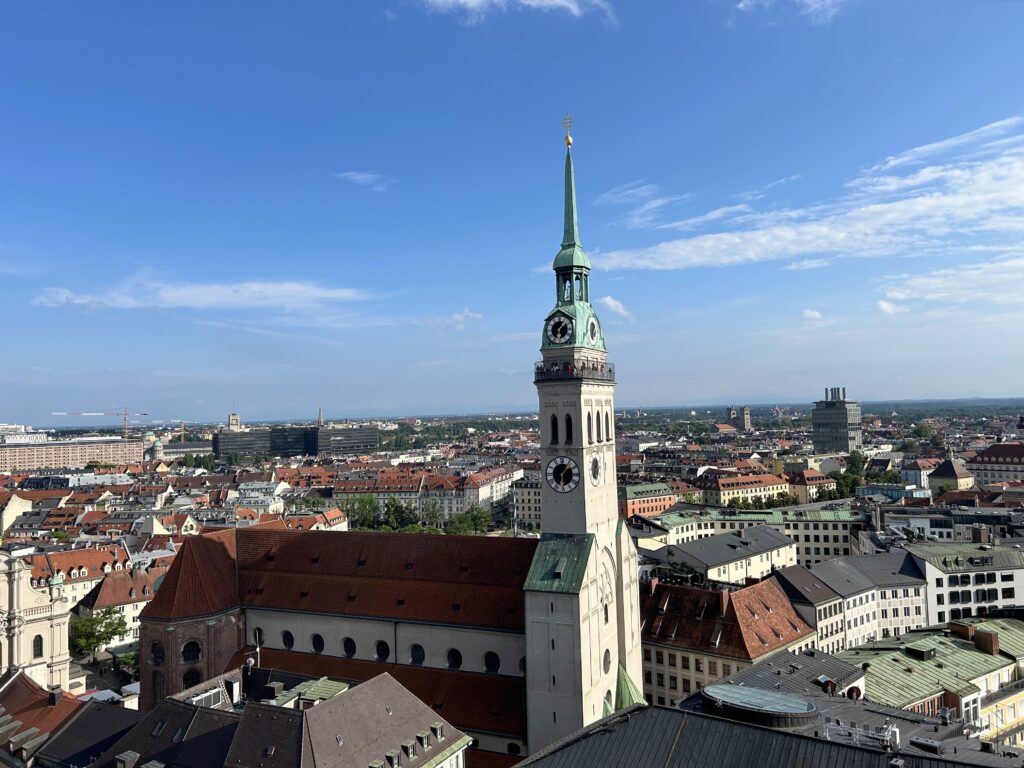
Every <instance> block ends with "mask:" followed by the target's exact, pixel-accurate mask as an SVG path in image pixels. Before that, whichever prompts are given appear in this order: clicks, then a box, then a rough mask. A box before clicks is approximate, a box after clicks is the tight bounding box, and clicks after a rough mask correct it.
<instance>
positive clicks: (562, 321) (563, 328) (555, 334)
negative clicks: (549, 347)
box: [548, 317, 572, 344]
mask: <svg viewBox="0 0 1024 768" xmlns="http://www.w3.org/2000/svg"><path fill="white" fill-rule="evenodd" d="M571 336H572V320H570V319H569V318H568V317H553V318H551V319H550V320H549V321H548V338H549V339H551V342H552V343H553V344H564V343H565V342H567V341H568V340H569V338H570V337H571Z"/></svg>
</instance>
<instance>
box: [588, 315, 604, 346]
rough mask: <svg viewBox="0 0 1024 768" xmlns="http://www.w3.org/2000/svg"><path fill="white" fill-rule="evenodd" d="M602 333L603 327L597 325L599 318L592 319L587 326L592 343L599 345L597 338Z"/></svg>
mask: <svg viewBox="0 0 1024 768" xmlns="http://www.w3.org/2000/svg"><path fill="white" fill-rule="evenodd" d="M600 332H601V326H600V325H598V323H597V318H596V317H592V318H590V322H589V323H588V324H587V336H589V337H590V343H591V344H596V343H597V336H598V334H599V333H600Z"/></svg>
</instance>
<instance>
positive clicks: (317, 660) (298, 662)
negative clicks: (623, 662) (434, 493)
mask: <svg viewBox="0 0 1024 768" xmlns="http://www.w3.org/2000/svg"><path fill="white" fill-rule="evenodd" d="M333 535H335V536H337V535H338V534H333ZM408 538H415V537H412V536H408ZM429 538H431V539H433V538H435V537H432V536H431V537H429ZM255 653H256V649H255V648H244V649H243V650H242V651H240V652H239V653H237V654H235V656H234V657H233V658H232V659H231V660H230V661H229V662H228V664H227V666H226V667H225V671H229V670H233V669H238V668H239V667H241V666H242V664H244V663H245V659H246V658H248V657H253V658H254V657H255ZM510 661H511V663H513V664H516V663H518V659H515V660H510ZM260 665H261V666H263V667H264V668H272V669H279V670H282V671H286V672H292V673H294V674H299V675H306V676H308V677H315V678H319V677H325V676H326V677H330V678H334V679H336V680H344V681H347V682H351V683H361V682H363V681H365V680H369V679H370V678H372V677H376V676H377V675H379V674H380V673H381V672H387V673H389V674H390V675H391V676H392V677H394V678H395V680H397V681H398V682H399V683H401V684H402V685H404V686H405V687H406V688H408V689H409V690H410V691H411V692H412V693H413V695H415V696H416V697H417V698H418V699H420V700H421V701H422V702H423V703H424V704H426V705H427V706H429V707H433V709H434V710H435V711H436V712H437V713H438V714H439V715H440V716H441V717H443V718H444V719H445V720H447V721H448V722H450V723H451V724H452V725H454V726H455V727H456V728H460V729H462V730H465V731H483V732H488V733H501V734H505V735H508V736H515V737H518V738H521V739H525V738H526V679H525V678H523V677H518V676H511V675H486V674H483V673H476V672H455V671H451V670H447V669H436V668H433V667H414V666H412V665H410V664H394V663H389V662H381V661H367V660H362V659H346V658H342V657H340V656H328V655H325V654H313V653H300V652H298V651H285V650H281V649H276V648H263V649H261V650H260Z"/></svg>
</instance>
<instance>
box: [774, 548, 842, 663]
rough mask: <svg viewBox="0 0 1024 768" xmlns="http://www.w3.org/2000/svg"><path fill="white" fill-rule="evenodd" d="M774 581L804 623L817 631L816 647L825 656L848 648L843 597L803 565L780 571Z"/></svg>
mask: <svg viewBox="0 0 1024 768" xmlns="http://www.w3.org/2000/svg"><path fill="white" fill-rule="evenodd" d="M774 581H775V582H776V583H778V585H779V587H781V588H782V591H783V592H785V593H786V597H788V598H789V600H790V602H791V603H792V604H793V608H794V609H795V610H796V612H797V613H798V614H800V618H802V619H803V620H804V622H805V623H806V624H807V625H808V626H810V627H813V628H814V631H815V634H816V635H817V642H816V643H815V647H816V648H818V649H819V650H822V651H824V652H825V653H830V654H831V653H838V652H839V651H841V650H843V648H844V647H845V645H846V619H845V617H844V613H843V606H844V601H843V597H842V595H840V594H839V593H838V592H836V591H835V590H833V589H831V588H830V587H828V586H826V585H825V584H824V583H823V582H822V581H821V580H820V579H819V578H818V577H817V576H815V575H814V574H813V573H811V571H810V570H809V569H807V568H804V567H803V566H802V565H794V566H789V567H787V568H782V569H780V570H779V571H777V572H776V573H775V575H774Z"/></svg>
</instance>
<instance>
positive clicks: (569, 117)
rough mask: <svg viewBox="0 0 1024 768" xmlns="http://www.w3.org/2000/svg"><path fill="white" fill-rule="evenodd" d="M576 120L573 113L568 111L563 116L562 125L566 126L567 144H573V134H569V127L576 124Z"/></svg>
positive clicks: (568, 145) (569, 145) (567, 145)
mask: <svg viewBox="0 0 1024 768" xmlns="http://www.w3.org/2000/svg"><path fill="white" fill-rule="evenodd" d="M575 122H576V121H575V120H573V119H572V115H570V114H569V113H568V112H566V113H565V117H563V118H562V127H563V128H565V146H566V147H571V146H572V136H570V135H569V129H570V128H572V126H573V125H574V124H575Z"/></svg>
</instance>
